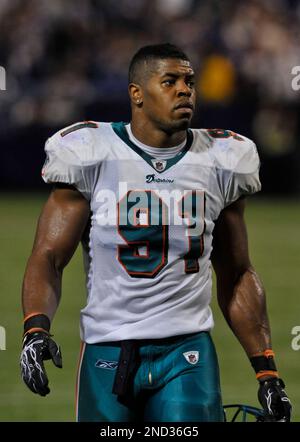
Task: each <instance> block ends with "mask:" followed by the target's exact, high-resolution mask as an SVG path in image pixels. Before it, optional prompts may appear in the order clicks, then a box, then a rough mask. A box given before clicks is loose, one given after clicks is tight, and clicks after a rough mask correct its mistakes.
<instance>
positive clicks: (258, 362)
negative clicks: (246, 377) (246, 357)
mask: <svg viewBox="0 0 300 442" xmlns="http://www.w3.org/2000/svg"><path fill="white" fill-rule="evenodd" d="M250 362H251V365H252V367H253V368H254V370H255V373H259V372H260V371H277V368H276V365H275V361H274V359H273V356H269V357H266V356H253V357H252V358H250Z"/></svg>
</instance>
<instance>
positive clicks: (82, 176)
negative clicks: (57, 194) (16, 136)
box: [42, 123, 99, 200]
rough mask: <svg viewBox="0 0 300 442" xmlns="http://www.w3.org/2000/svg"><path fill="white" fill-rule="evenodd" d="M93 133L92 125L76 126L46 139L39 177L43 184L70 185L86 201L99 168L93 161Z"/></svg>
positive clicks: (89, 196) (97, 163)
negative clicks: (40, 175)
mask: <svg viewBox="0 0 300 442" xmlns="http://www.w3.org/2000/svg"><path fill="white" fill-rule="evenodd" d="M74 127H75V129H73V128H74ZM93 130H95V129H93V126H91V127H87V126H84V124H80V123H79V124H77V125H74V126H70V127H68V128H66V129H63V130H61V131H59V132H57V133H56V134H54V135H53V136H52V137H51V138H49V139H48V140H47V142H46V144H45V153H46V161H45V164H44V166H43V169H42V178H43V180H44V181H45V182H46V183H66V184H70V185H73V186H74V187H76V188H77V190H79V192H81V193H82V194H83V196H84V197H85V198H86V199H88V200H90V198H91V193H92V189H93V186H94V181H95V175H96V173H97V167H98V166H99V161H96V160H95V137H94V134H93V132H92V131H93Z"/></svg>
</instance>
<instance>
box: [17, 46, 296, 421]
mask: <svg viewBox="0 0 300 442" xmlns="http://www.w3.org/2000/svg"><path fill="white" fill-rule="evenodd" d="M129 96H130V101H131V108H132V118H131V123H129V124H125V123H101V122H94V121H86V122H82V123H77V124H74V125H71V126H69V127H67V128H65V129H63V130H61V131H59V132H58V133H56V134H55V135H53V136H52V137H51V138H50V139H49V140H48V141H47V143H46V147H45V150H46V154H47V160H46V162H45V165H44V168H43V178H44V180H45V181H46V182H47V183H51V184H52V185H54V189H53V191H52V193H51V195H50V197H49V199H48V201H47V203H46V205H45V207H44V209H43V211H42V214H41V216H40V219H39V224H38V228H37V233H36V239H35V243H34V247H33V252H32V254H31V256H30V258H29V261H28V265H27V269H26V273H25V277H24V286H23V309H24V340H23V351H22V355H21V371H22V377H23V380H24V381H25V383H26V384H27V385H28V387H29V388H30V389H31V390H32V391H33V392H34V393H38V394H40V395H41V396H45V395H47V394H48V393H49V391H50V390H49V387H48V379H47V375H46V372H45V368H44V360H47V359H50V358H51V359H52V360H53V362H54V364H55V365H56V366H58V367H61V366H62V360H61V353H60V348H59V346H58V345H57V344H56V343H55V341H54V340H53V339H52V331H50V325H51V321H52V319H53V316H54V315H55V312H56V310H57V307H58V304H59V300H60V296H61V280H62V273H63V269H64V267H65V266H66V265H67V264H68V262H69V261H70V259H71V258H72V255H73V253H74V251H75V249H76V247H77V245H78V243H79V242H80V241H82V245H83V253H84V259H85V271H86V277H87V284H86V285H87V303H86V306H85V307H84V308H83V310H82V311H81V321H80V324H81V340H82V349H81V354H80V364H79V372H78V382H77V419H78V420H79V421H102V422H104V421H134V420H137V419H142V420H144V421H161V422H163V421H197V422H201V421H222V420H223V408H222V400H221V392H220V380H219V369H218V362H217V356H216V352H215V348H214V344H213V342H212V339H211V335H210V331H211V329H212V327H213V316H212V312H211V309H210V301H211V289H212V275H211V273H212V271H211V263H212V265H213V267H214V270H215V272H216V276H217V292H218V300H219V304H220V307H221V309H222V312H223V314H224V316H225V318H226V320H227V322H228V324H229V326H230V328H231V329H232V331H233V333H234V334H235V335H236V337H237V338H238V340H239V341H240V343H241V345H242V347H243V348H244V350H245V352H246V354H247V355H248V357H249V359H250V363H251V364H252V366H253V368H254V370H255V373H256V377H257V379H258V382H259V400H260V402H261V404H262V407H263V408H264V410H265V412H266V413H267V414H268V415H269V416H271V417H272V419H273V418H274V420H286V421H288V420H289V419H290V410H291V406H290V402H289V400H288V398H287V395H286V393H285V391H284V383H283V381H282V380H281V379H280V378H279V375H278V371H277V368H276V365H275V361H274V352H273V351H272V346H271V338H270V328H269V323H268V317H267V311H266V302H265V293H264V289H263V287H262V284H261V282H260V279H259V277H258V275H257V274H256V272H255V270H254V268H253V267H252V265H251V262H250V258H249V254H248V245H247V233H246V226H245V221H244V209H245V197H246V196H248V195H251V194H253V193H255V192H257V191H259V190H260V181H259V158H258V154H257V150H256V147H255V144H254V143H253V142H252V141H251V140H250V139H248V138H246V137H245V136H242V135H238V134H236V133H234V132H232V131H230V130H222V129H212V130H206V129H190V128H189V126H190V122H191V119H192V116H193V112H194V108H195V98H196V93H195V82H194V71H193V67H192V65H191V63H190V61H189V59H188V57H187V56H186V55H185V54H184V53H183V52H182V51H181V50H180V49H179V48H177V47H175V46H173V45H171V44H160V45H154V46H146V47H143V48H141V49H140V50H139V51H138V52H137V53H136V54H135V56H134V57H133V59H132V61H131V64H130V68H129ZM232 369H233V370H235V369H237V367H232Z"/></svg>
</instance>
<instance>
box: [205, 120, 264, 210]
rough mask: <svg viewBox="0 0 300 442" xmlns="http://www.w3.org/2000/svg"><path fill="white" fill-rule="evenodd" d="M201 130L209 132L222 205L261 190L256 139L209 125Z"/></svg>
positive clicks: (209, 143) (224, 205) (209, 144)
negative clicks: (206, 128) (254, 140)
mask: <svg viewBox="0 0 300 442" xmlns="http://www.w3.org/2000/svg"><path fill="white" fill-rule="evenodd" d="M204 134H205V135H206V136H207V135H208V139H209V142H208V146H209V147H210V149H209V152H210V155H211V157H212V160H213V163H214V165H215V169H216V175H217V181H218V188H219V190H220V193H221V195H222V200H223V201H222V203H223V207H226V206H228V205H229V204H231V203H233V202H234V201H236V200H237V199H239V198H240V197H241V196H247V195H252V194H254V193H256V192H258V191H260V189H261V184H260V179H259V169H260V160H259V156H258V152H257V149H256V145H255V143H254V142H253V141H252V140H250V139H249V138H247V137H245V136H243V135H240V134H236V133H235V132H232V131H230V130H224V129H209V130H206V131H205V132H204Z"/></svg>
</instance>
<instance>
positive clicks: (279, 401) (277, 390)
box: [258, 377, 292, 422]
mask: <svg viewBox="0 0 300 442" xmlns="http://www.w3.org/2000/svg"><path fill="white" fill-rule="evenodd" d="M259 384H260V386H259V390H258V400H259V402H260V403H261V405H262V407H263V409H264V411H265V413H266V419H265V421H273V422H274V421H275V422H289V421H290V419H291V410H292V406H291V403H290V400H289V398H288V397H287V394H286V392H285V391H284V387H285V385H284V382H283V380H282V379H280V378H277V377H271V378H269V379H266V380H264V381H260V382H259Z"/></svg>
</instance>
